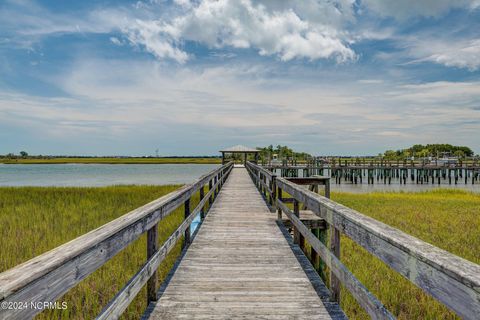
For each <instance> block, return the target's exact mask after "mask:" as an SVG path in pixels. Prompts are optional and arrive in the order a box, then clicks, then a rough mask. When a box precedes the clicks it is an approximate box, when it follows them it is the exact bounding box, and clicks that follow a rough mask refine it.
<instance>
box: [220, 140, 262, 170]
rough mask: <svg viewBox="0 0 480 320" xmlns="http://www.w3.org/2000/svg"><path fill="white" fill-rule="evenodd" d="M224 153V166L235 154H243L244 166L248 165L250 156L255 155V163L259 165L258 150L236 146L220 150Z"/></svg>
mask: <svg viewBox="0 0 480 320" xmlns="http://www.w3.org/2000/svg"><path fill="white" fill-rule="evenodd" d="M220 152H221V153H222V164H225V163H227V162H228V158H229V156H230V157H232V158H233V155H234V154H243V164H244V165H246V164H247V157H248V154H253V155H254V161H253V162H254V163H258V156H259V152H260V150H257V149H255V148H249V147H245V146H242V145H236V146H233V147H230V148H227V149H223V150H220Z"/></svg>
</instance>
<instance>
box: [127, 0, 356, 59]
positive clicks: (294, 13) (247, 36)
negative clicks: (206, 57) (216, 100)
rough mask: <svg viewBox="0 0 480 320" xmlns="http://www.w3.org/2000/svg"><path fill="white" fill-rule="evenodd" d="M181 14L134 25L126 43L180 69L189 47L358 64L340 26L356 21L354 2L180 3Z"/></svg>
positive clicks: (244, 0) (204, 0)
mask: <svg viewBox="0 0 480 320" xmlns="http://www.w3.org/2000/svg"><path fill="white" fill-rule="evenodd" d="M176 3H177V4H179V6H180V8H179V10H178V12H177V14H176V15H174V16H173V17H171V18H170V19H165V17H162V18H161V19H158V18H154V17H151V16H150V17H146V18H142V19H138V18H137V19H135V20H133V21H132V22H133V23H129V24H128V25H124V26H123V27H122V30H123V31H124V33H125V34H126V35H127V37H128V39H129V40H130V41H131V42H132V43H133V44H136V45H142V46H145V48H146V49H147V50H148V51H150V52H151V53H153V54H154V55H155V56H157V57H159V58H163V57H168V58H172V59H174V60H176V61H178V62H180V63H183V62H185V61H186V60H187V59H188V57H189V56H188V54H187V53H186V52H185V51H184V50H182V49H181V46H182V44H183V43H184V42H185V41H193V42H197V43H201V44H203V45H206V46H208V47H210V48H216V49H218V48H225V47H231V48H237V49H244V48H252V49H254V50H257V51H258V53H259V54H260V55H265V56H272V55H276V56H278V57H279V58H280V59H281V60H283V61H288V60H292V59H296V58H306V59H310V60H315V59H320V58H334V59H335V60H336V61H337V62H345V61H348V60H353V59H355V53H354V52H353V50H352V49H351V48H349V47H348V44H347V36H346V34H345V33H344V32H342V31H341V30H342V28H341V26H342V25H343V24H344V23H346V22H347V21H349V20H351V19H353V13H352V1H350V0H335V1H331V2H326V3H324V2H319V1H314V0H308V1H300V2H299V1H282V2H277V1H258V0H255V1H251V0H242V1H228V0H219V1H213V0H202V1H198V2H188V1H176Z"/></svg>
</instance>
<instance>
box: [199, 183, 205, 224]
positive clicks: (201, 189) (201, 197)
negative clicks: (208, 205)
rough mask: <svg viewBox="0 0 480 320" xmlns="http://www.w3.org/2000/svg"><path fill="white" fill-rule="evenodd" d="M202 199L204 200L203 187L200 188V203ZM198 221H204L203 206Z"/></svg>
mask: <svg viewBox="0 0 480 320" xmlns="http://www.w3.org/2000/svg"><path fill="white" fill-rule="evenodd" d="M203 198H205V186H201V187H200V201H202V200H203ZM200 219H201V220H203V219H205V206H203V207H202V209H201V210H200Z"/></svg>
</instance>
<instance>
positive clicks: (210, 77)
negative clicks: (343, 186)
mask: <svg viewBox="0 0 480 320" xmlns="http://www.w3.org/2000/svg"><path fill="white" fill-rule="evenodd" d="M307 72H308V71H307V70H304V72H301V70H298V69H295V71H294V72H293V73H290V72H286V73H282V75H275V74H274V75H273V76H272V69H270V68H269V67H267V66H265V65H250V64H232V63H228V62H227V63H226V64H225V65H218V66H215V67H199V66H197V67H185V66H182V67H178V68H173V69H171V68H167V67H165V65H164V64H162V63H157V62H138V61H115V60H83V61H77V63H75V64H74V66H73V69H72V70H71V71H70V72H68V73H65V74H64V75H62V76H61V77H59V78H56V79H54V83H52V84H53V85H56V86H59V87H60V89H62V91H63V92H66V93H67V94H68V95H70V96H71V98H68V99H65V98H42V97H35V96H27V95H20V94H16V95H6V94H0V123H2V124H3V123H5V124H12V123H14V124H15V125H16V126H17V127H24V128H28V129H29V130H33V131H34V132H42V133H43V134H44V135H45V136H46V137H49V138H50V139H51V141H57V140H58V139H71V141H74V142H70V143H77V141H80V142H78V143H82V144H85V148H87V149H86V150H88V141H91V140H92V139H93V140H95V141H97V143H100V142H101V141H100V140H102V141H104V143H105V144H106V145H107V144H108V145H111V144H112V141H125V140H126V139H130V140H133V141H136V143H137V144H140V145H141V144H142V143H143V142H142V141H144V140H145V139H151V137H162V140H168V139H173V140H172V141H185V143H186V144H184V145H185V146H190V145H191V146H192V148H193V145H194V144H198V146H202V145H204V144H212V145H213V147H212V148H216V147H218V144H222V145H223V144H229V143H230V141H233V140H234V141H235V142H238V143H242V142H243V143H245V144H252V145H255V144H257V145H261V144H266V143H269V144H270V143H272V142H277V143H289V144H291V145H292V146H296V145H300V144H301V149H302V150H307V149H308V150H307V151H311V152H313V153H316V154H319V153H341V152H346V153H350V154H351V153H352V152H358V153H375V152H380V151H382V150H383V149H385V148H394V147H397V146H398V147H402V146H403V147H405V146H408V145H410V144H411V143H413V142H419V143H426V142H450V143H461V144H467V145H470V146H472V147H473V148H474V149H475V150H479V149H480V145H479V144H478V143H479V141H478V139H477V138H476V136H475V133H478V126H479V125H480V111H479V110H477V109H476V108H477V107H478V105H479V103H480V82H459V83H456V82H433V83H426V84H420V85H411V84H405V85H398V84H394V83H391V82H386V81H384V82H382V81H378V80H377V79H366V80H359V81H354V80H353V79H352V81H345V78H344V77H340V79H343V80H339V79H336V78H334V77H332V78H331V79H330V80H329V84H327V85H326V84H325V83H317V82H316V81H306V80H305V79H304V78H302V76H301V75H302V74H306V73H307ZM277 77H282V78H284V77H287V78H289V79H290V80H289V81H290V82H288V83H287V84H285V83H284V82H282V81H279V79H277ZM307 77H309V75H307ZM309 79H310V78H309ZM310 80H311V79H310ZM293 82H295V83H298V84H300V85H298V86H294V85H292V83H293ZM367 85H368V90H365V86H367ZM285 86H287V87H288V90H285ZM272 119H273V120H274V121H272ZM452 128H454V131H455V135H452V134H451V132H452V131H451V130H452ZM359 132H361V137H362V138H361V139H359ZM99 137H101V138H99ZM148 137H150V138H148ZM419 139H420V140H419ZM200 140H201V141H203V142H201V143H200V142H198V141H200ZM206 141H208V142H206ZM232 143H233V142H232ZM172 148H173V147H172ZM199 148H200V147H199ZM83 150H85V149H83ZM202 150H203V149H202ZM215 150H216V149H213V151H215ZM169 152H171V153H177V154H183V153H182V151H181V150H180V151H179V150H174V149H171V151H169Z"/></svg>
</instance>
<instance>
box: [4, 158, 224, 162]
mask: <svg viewBox="0 0 480 320" xmlns="http://www.w3.org/2000/svg"><path fill="white" fill-rule="evenodd" d="M221 163H222V159H220V158H202V157H199V158H193V157H185V158H173V157H165V158H133V157H132V158H52V159H38V158H33V159H0V164H221Z"/></svg>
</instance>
